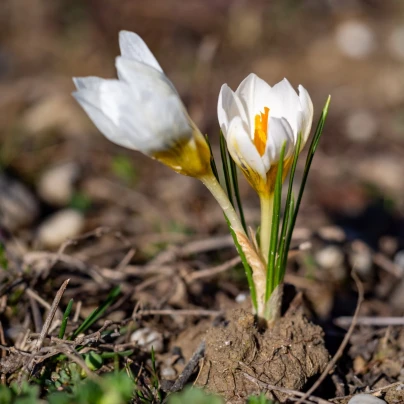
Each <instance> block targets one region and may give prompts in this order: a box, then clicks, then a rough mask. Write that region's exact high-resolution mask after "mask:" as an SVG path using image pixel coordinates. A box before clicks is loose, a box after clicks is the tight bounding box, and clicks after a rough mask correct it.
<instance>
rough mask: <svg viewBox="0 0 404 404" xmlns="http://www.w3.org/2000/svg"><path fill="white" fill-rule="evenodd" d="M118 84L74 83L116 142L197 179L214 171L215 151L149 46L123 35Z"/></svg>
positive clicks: (93, 116) (82, 100) (88, 79)
mask: <svg viewBox="0 0 404 404" xmlns="http://www.w3.org/2000/svg"><path fill="white" fill-rule="evenodd" d="M119 45H120V49H121V56H119V57H118V58H117V59H116V68H117V72H118V79H117V80H105V79H101V78H98V77H83V78H74V79H73V80H74V83H75V85H76V88H77V91H76V92H74V93H73V96H74V97H75V98H76V100H77V101H78V102H79V103H80V105H81V106H82V107H83V109H84V110H85V111H86V113H87V114H88V116H89V117H90V118H91V119H92V121H93V122H94V124H95V125H96V126H97V128H98V129H99V130H100V131H101V132H102V133H103V134H104V135H105V136H106V137H107V138H108V139H109V140H110V141H112V142H114V143H116V144H118V145H120V146H123V147H126V148H129V149H133V150H138V151H140V152H142V153H144V154H146V155H148V156H150V157H152V158H155V159H157V160H159V161H161V162H162V163H164V164H166V165H167V166H169V167H171V168H172V169H173V170H175V171H177V172H179V173H181V174H184V175H189V176H192V177H201V176H203V175H206V174H207V173H208V172H209V171H210V157H211V155H210V149H209V146H208V145H207V143H206V141H205V138H204V137H203V135H202V134H201V133H200V131H199V130H198V129H197V128H196V126H195V124H194V123H193V122H192V121H191V119H190V118H189V116H188V114H187V111H186V110H185V107H184V105H183V104H182V102H181V100H180V98H179V96H178V93H177V91H176V90H175V88H174V86H173V84H172V83H171V81H170V80H169V79H168V78H167V76H166V75H165V74H164V72H163V70H162V69H161V67H160V65H159V63H158V62H157V60H156V58H155V57H154V56H153V54H152V53H151V51H150V49H149V48H148V47H147V45H146V44H145V43H144V41H143V40H142V39H141V38H140V37H139V36H138V35H137V34H135V33H133V32H127V31H121V32H120V33H119Z"/></svg>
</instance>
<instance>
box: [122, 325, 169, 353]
mask: <svg viewBox="0 0 404 404" xmlns="http://www.w3.org/2000/svg"><path fill="white" fill-rule="evenodd" d="M130 340H131V341H132V342H136V343H137V344H138V345H139V346H140V347H141V348H143V349H145V350H147V351H151V349H152V347H153V350H154V352H162V351H163V347H164V346H163V336H162V335H161V333H159V332H157V331H154V330H151V329H150V328H148V327H145V328H140V329H139V330H136V331H135V332H134V333H133V334H132V335H131V337H130Z"/></svg>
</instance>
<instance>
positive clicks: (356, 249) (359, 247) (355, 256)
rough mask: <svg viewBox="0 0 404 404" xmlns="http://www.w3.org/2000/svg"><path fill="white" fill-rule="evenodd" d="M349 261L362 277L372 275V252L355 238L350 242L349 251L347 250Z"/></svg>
mask: <svg viewBox="0 0 404 404" xmlns="http://www.w3.org/2000/svg"><path fill="white" fill-rule="evenodd" d="M349 262H350V264H351V266H352V267H353V268H355V271H357V272H358V273H359V274H360V275H362V277H363V278H364V279H367V278H369V277H370V276H371V275H372V267H373V258H372V252H371V250H370V248H369V247H368V246H367V245H366V244H365V243H363V242H362V241H359V240H355V241H354V242H352V244H351V251H350V252H349Z"/></svg>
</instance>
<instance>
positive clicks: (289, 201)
mask: <svg viewBox="0 0 404 404" xmlns="http://www.w3.org/2000/svg"><path fill="white" fill-rule="evenodd" d="M301 144H302V135H301V133H299V136H298V137H297V142H296V147H295V152H294V154H293V161H292V167H291V169H290V175H289V185H288V193H287V196H286V203H285V211H284V215H283V222H282V229H281V236H280V237H279V244H278V258H277V262H276V271H275V272H276V282H277V284H279V283H281V282H282V280H283V276H284V274H285V267H286V260H285V259H284V255H285V252H286V255H287V254H288V251H287V250H286V249H285V241H286V234H287V230H288V228H289V220H290V218H291V217H292V215H293V206H294V200H293V180H294V178H295V172H296V167H297V160H298V159H299V154H300V147H301ZM291 207H292V209H291ZM283 263H285V266H283Z"/></svg>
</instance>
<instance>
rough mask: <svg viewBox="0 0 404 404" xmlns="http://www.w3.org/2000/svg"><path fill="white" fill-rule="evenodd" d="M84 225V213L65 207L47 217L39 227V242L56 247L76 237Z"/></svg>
mask: <svg viewBox="0 0 404 404" xmlns="http://www.w3.org/2000/svg"><path fill="white" fill-rule="evenodd" d="M83 227H84V217H83V215H82V214H81V213H80V212H78V211H76V210H74V209H63V210H61V211H59V212H57V213H55V214H53V215H52V216H50V217H49V218H47V219H46V220H45V221H44V222H43V223H42V224H41V226H40V227H39V229H38V240H39V242H40V243H41V244H42V245H43V246H45V247H49V248H56V247H58V246H60V244H62V243H63V242H64V241H66V240H67V239H69V238H72V237H76V236H77V235H79V234H80V232H81V231H82V230H83Z"/></svg>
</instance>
